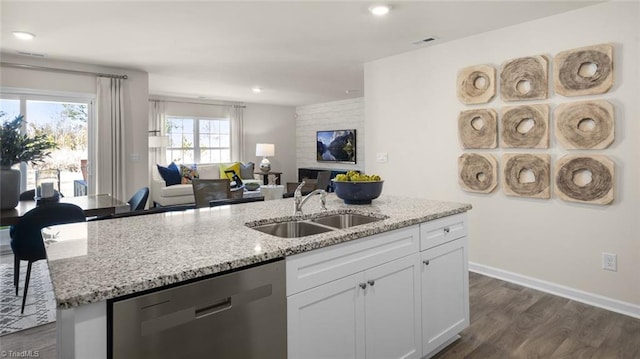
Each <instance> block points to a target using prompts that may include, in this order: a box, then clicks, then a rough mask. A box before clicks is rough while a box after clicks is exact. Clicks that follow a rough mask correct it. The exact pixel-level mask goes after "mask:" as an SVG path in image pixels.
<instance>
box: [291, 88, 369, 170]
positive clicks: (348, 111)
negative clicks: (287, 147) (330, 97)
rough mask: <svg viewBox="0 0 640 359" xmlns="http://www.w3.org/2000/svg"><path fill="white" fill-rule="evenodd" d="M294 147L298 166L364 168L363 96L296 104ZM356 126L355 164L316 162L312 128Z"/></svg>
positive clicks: (328, 128)
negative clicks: (303, 104) (311, 103)
mask: <svg viewBox="0 0 640 359" xmlns="http://www.w3.org/2000/svg"><path fill="white" fill-rule="evenodd" d="M296 116H297V117H296V148H297V154H298V155H297V164H298V167H299V168H300V167H311V168H337V169H345V170H364V168H365V158H366V154H365V151H364V142H365V132H364V98H362V97H359V98H355V99H349V100H340V101H332V102H325V103H320V104H314V105H306V106H300V107H296ZM347 129H355V130H356V164H347V163H330V162H318V161H317V160H316V148H317V147H316V131H326V130H347Z"/></svg>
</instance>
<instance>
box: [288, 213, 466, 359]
mask: <svg viewBox="0 0 640 359" xmlns="http://www.w3.org/2000/svg"><path fill="white" fill-rule="evenodd" d="M466 234H467V229H466V215H465V214H459V215H454V216H451V217H445V218H441V219H438V220H435V221H431V222H425V223H422V224H420V225H415V226H412V227H407V228H402V229H398V230H394V231H391V232H386V233H382V234H378V235H374V236H370V237H366V238H362V239H359V240H355V241H350V242H345V243H341V244H337V245H334V246H329V247H325V248H321V249H317V250H313V251H309V252H305V253H301V254H298V255H295V256H291V257H287V262H286V263H287V333H288V334H287V335H288V344H287V346H288V355H289V358H290V359H299V358H300V359H313V358H367V359H370V358H384V359H390V358H421V357H424V356H432V355H433V354H435V352H434V350H436V351H437V350H440V349H441V348H442V346H443V345H446V344H448V343H450V342H451V341H452V340H454V339H455V338H456V337H457V334H458V333H459V332H460V331H461V330H462V329H464V328H466V327H467V326H468V325H469V292H468V281H469V279H468V274H467V273H468V272H467V271H468V264H467V261H468V255H467V237H466Z"/></svg>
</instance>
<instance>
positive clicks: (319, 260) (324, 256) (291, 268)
mask: <svg viewBox="0 0 640 359" xmlns="http://www.w3.org/2000/svg"><path fill="white" fill-rule="evenodd" d="M419 236H420V230H419V227H418V225H415V226H411V227H407V228H401V229H397V230H394V231H391V232H385V233H380V234H376V235H373V236H370V237H365V238H362V239H356V240H354V241H350V242H345V243H340V244H337V245H334V246H329V247H325V248H320V249H316V250H313V251H310V252H305V253H301V254H296V255H294V256H291V257H287V259H286V265H287V270H286V273H287V295H288V296H289V295H291V294H295V293H298V292H301V291H303V290H307V289H309V288H313V287H316V286H319V285H321V284H324V283H328V282H330V281H333V280H336V279H338V278H342V277H346V276H348V275H351V274H354V273H357V272H359V271H363V270H365V269H368V268H371V267H374V266H377V265H380V264H383V263H387V262H390V261H392V260H394V259H397V258H401V257H404V256H406V255H409V254H412V253H416V252H418V249H419V246H420V243H419Z"/></svg>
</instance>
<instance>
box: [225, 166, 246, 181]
mask: <svg viewBox="0 0 640 359" xmlns="http://www.w3.org/2000/svg"><path fill="white" fill-rule="evenodd" d="M229 170H234V171H235V172H236V174H237V175H238V176H240V162H234V163H221V164H220V178H228V179H229V181H233V177H232V176H231V174H227V173H224V171H229ZM240 177H242V176H240Z"/></svg>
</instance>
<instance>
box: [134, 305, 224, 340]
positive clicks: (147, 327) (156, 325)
mask: <svg viewBox="0 0 640 359" xmlns="http://www.w3.org/2000/svg"><path fill="white" fill-rule="evenodd" d="M165 303H169V301H167V302H165ZM231 307H232V305H231V297H227V298H223V299H222V300H219V301H217V302H215V303H213V304H211V305H207V306H205V307H202V308H200V309H198V308H195V307H188V308H184V309H181V310H177V311H175V312H172V313H169V314H165V315H162V316H160V317H156V318H152V319H148V320H145V321H143V322H142V323H140V335H142V336H143V337H146V336H150V335H153V334H156V333H159V332H162V331H165V330H168V329H171V328H174V327H177V326H179V325H183V324H186V323H189V322H192V321H195V320H197V319H201V318H205V317H208V316H210V315H213V314H216V313H220V312H223V311H225V310H228V309H230V308H231Z"/></svg>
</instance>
